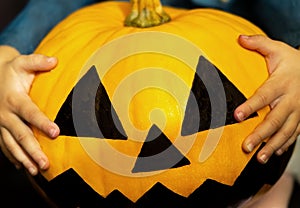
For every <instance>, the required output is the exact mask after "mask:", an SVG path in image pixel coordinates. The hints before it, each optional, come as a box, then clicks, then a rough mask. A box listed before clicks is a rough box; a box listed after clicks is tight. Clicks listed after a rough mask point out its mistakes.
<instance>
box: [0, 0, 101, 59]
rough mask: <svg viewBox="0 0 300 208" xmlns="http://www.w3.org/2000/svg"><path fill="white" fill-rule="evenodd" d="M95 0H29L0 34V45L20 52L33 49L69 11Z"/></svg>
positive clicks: (23, 52) (27, 52)
mask: <svg viewBox="0 0 300 208" xmlns="http://www.w3.org/2000/svg"><path fill="white" fill-rule="evenodd" d="M94 2H97V1H96V0H42V1H41V0H30V1H29V3H28V4H27V5H26V7H25V8H24V9H23V10H22V11H21V13H20V14H19V15H18V16H17V17H16V18H15V19H14V20H13V21H12V22H11V23H10V24H9V25H8V27H6V28H5V29H4V31H3V32H2V33H1V34H0V45H10V46H12V47H15V48H16V49H17V50H19V51H20V53H22V54H29V53H32V52H33V51H34V49H35V48H36V46H37V45H38V44H39V42H40V41H41V40H42V39H43V37H44V36H45V35H46V34H47V33H48V32H49V30H51V28H52V27H53V26H55V25H56V24H57V23H58V22H59V21H61V20H62V19H63V18H65V17H66V16H67V15H69V14H70V13H71V12H73V11H75V10H77V9H79V8H81V7H83V6H85V5H89V4H91V3H94Z"/></svg>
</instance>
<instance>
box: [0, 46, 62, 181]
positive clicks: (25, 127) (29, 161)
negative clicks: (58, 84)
mask: <svg viewBox="0 0 300 208" xmlns="http://www.w3.org/2000/svg"><path fill="white" fill-rule="evenodd" d="M56 64H57V59H56V58H53V57H52V58H50V57H46V56H43V55H38V54H32V55H20V54H19V52H18V51H16V50H15V49H14V48H11V47H9V46H0V147H1V149H2V151H3V153H4V154H5V155H6V157H7V158H8V159H9V160H10V161H11V162H12V163H14V164H15V166H16V167H21V165H23V166H24V167H25V168H26V169H27V170H28V171H29V172H30V173H31V174H32V175H36V174H37V173H38V169H41V170H45V169H47V168H48V167H49V161H48V158H47V157H46V155H45V154H44V153H43V151H42V150H41V148H40V145H39V143H38V141H37V140H36V139H35V137H34V135H33V132H32V130H31V128H30V127H31V126H35V127H36V128H38V129H39V130H40V131H42V132H43V133H45V134H46V135H48V136H49V137H50V138H55V137H57V136H58V135H59V128H58V126H57V125H56V124H54V123H53V122H52V121H50V120H49V119H48V118H47V117H46V116H45V115H44V114H43V113H42V112H41V111H40V110H39V109H38V107H37V106H36V105H35V104H34V103H33V102H32V101H31V99H30V97H29V96H28V92H29V90H30V87H31V84H32V82H33V80H34V77H35V74H36V73H37V72H43V71H49V70H52V69H53V68H54V67H55V66H56Z"/></svg>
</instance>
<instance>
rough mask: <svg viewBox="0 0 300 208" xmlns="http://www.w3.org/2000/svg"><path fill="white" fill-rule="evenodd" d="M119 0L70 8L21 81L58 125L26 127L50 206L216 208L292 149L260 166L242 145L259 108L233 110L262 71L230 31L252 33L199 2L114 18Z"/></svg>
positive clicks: (276, 172) (245, 193)
mask: <svg viewBox="0 0 300 208" xmlns="http://www.w3.org/2000/svg"><path fill="white" fill-rule="evenodd" d="M129 10H130V5H129V4H128V3H124V2H123V3H120V2H119V3H116V2H107V3H100V4H95V5H93V6H90V7H87V8H84V9H81V10H79V11H77V12H75V13H74V14H72V15H70V16H69V17H68V18H66V19H65V20H64V21H62V22H61V23H60V24H58V25H57V27H55V28H54V29H53V30H52V31H51V32H50V33H49V34H48V36H47V37H46V38H45V39H44V40H43V41H42V42H41V44H40V46H39V47H38V48H37V50H36V53H42V54H46V55H49V56H56V57H58V59H59V64H58V66H57V68H56V69H55V70H54V71H52V72H50V73H44V74H40V75H39V76H37V78H36V80H35V81H34V83H33V86H32V89H31V91H30V96H31V98H32V99H33V100H34V102H35V103H36V104H37V105H38V106H39V107H40V108H41V109H42V111H44V112H45V114H46V115H47V116H49V118H50V119H53V120H55V121H56V122H57V123H58V124H59V126H60V128H61V132H62V134H61V136H59V137H58V138H57V139H56V140H49V139H48V138H46V137H45V136H44V135H41V134H40V133H39V132H38V131H35V135H36V137H37V139H38V140H39V142H40V143H41V146H42V148H43V150H44V151H45V153H46V154H47V155H48V157H49V159H50V161H51V167H50V169H49V170H48V171H45V172H42V173H41V174H40V175H39V176H38V177H37V178H36V182H37V183H38V184H39V186H40V187H41V188H42V189H43V190H44V191H45V193H46V194H47V195H48V197H49V198H50V199H51V200H53V202H54V203H56V204H57V205H59V206H61V207H76V206H83V207H172V206H173V207H193V205H194V204H195V203H197V204H199V206H200V205H201V207H226V206H232V205H234V204H237V203H239V202H240V201H243V200H245V199H247V198H249V197H250V196H253V195H255V194H256V193H257V192H258V191H259V190H260V189H261V188H263V187H265V185H273V184H274V183H275V182H276V181H277V180H278V178H279V177H280V175H281V174H282V172H283V171H284V168H285V166H286V164H287V162H288V160H289V158H290V155H291V152H292V149H290V150H289V151H287V152H286V153H285V154H284V155H282V156H280V157H278V156H272V158H271V159H270V161H269V162H268V163H267V164H266V165H260V164H259V163H258V162H257V161H256V158H255V157H256V155H255V151H254V153H252V154H245V153H244V152H243V151H242V149H241V144H242V141H243V140H244V138H245V137H246V136H247V135H248V134H249V133H250V132H251V131H252V130H253V129H254V128H255V126H256V125H257V124H258V123H259V122H261V121H262V119H263V117H264V116H265V115H266V114H267V113H268V111H269V109H268V108H265V109H262V110H261V111H259V112H257V114H255V115H253V116H252V117H251V118H249V119H247V120H246V121H245V122H242V123H236V122H235V121H233V119H232V118H233V116H232V113H233V112H232V111H233V110H234V108H235V107H236V106H237V105H239V104H240V103H241V102H243V101H244V100H245V99H246V98H248V97H249V96H251V95H252V94H253V92H254V91H255V89H257V88H258V87H259V86H260V85H261V84H262V83H263V81H264V80H265V79H266V78H267V69H266V66H265V62H264V59H263V58H262V57H261V56H260V55H258V54H256V53H253V52H250V51H247V50H245V49H243V48H241V47H240V46H239V45H238V43H237V40H236V39H237V37H238V35H240V34H258V33H260V34H262V33H263V32H262V31H261V30H259V29H258V28H257V27H255V26H254V25H252V24H250V23H249V22H247V21H246V20H244V19H241V18H239V17H237V16H234V15H231V14H227V13H224V12H220V11H216V10H210V9H196V10H190V11H187V10H181V9H174V8H165V10H166V11H167V12H168V13H169V14H170V16H171V17H172V21H171V22H169V23H167V24H164V25H161V26H157V27H153V28H147V29H137V28H131V27H124V26H123V21H124V19H125V17H126V15H127V14H128V13H129ZM108 20H109V21H108ZM205 71H206V72H205ZM214 76H216V77H214ZM201 80H202V82H201ZM207 80H208V81H207ZM213 84H216V85H213ZM204 88H206V90H205V89H204ZM215 88H216V89H217V90H215ZM203 89H204V90H203ZM219 89H220V90H219ZM231 90H233V91H231ZM220 91H221V92H220ZM204 92H205V93H206V94H205V93H204ZM222 96H223V97H222ZM194 97H195V99H196V100H197V104H196V106H197V108H196V110H195V109H194V108H193V106H195V105H193V104H191V103H192V102H193V101H195V100H193V98H194ZM203 97H204V98H208V99H206V100H205V99H203ZM220 97H221V98H220ZM91 98H92V99H93V101H92V102H90V100H91ZM103 100H105V101H103ZM203 100H204V101H203ZM207 103H208V105H209V107H207V105H206V104H207ZM98 104H99V105H98ZM85 105H87V106H88V107H87V106H85ZM99 106H100V107H99ZM224 106H225V107H224ZM91 107H92V108H91ZM90 109H93V110H90ZM103 109H105V110H103ZM224 110H225V111H224ZM94 111H95V112H96V113H95V112H94ZM98 111H99V112H100V113H99V112H98ZM104 111H105V112H104ZM219 111H220V112H219ZM95 114H97V115H96V116H95ZM215 117H218V118H221V120H218V119H216V120H214V118H215ZM222 117H224V118H222ZM89 119H90V120H93V119H94V120H93V121H90V120H89ZM195 123H196V125H195ZM95 124H96V126H97V127H99V129H100V130H97V129H96V130H95V129H93V127H94V125H95ZM81 126H85V128H87V129H88V130H87V131H86V129H83V130H81V129H80V128H81ZM89 128H90V129H91V131H89ZM93 130H95V132H93ZM98 131H100V133H99V132H98ZM91 132H92V133H91ZM99 135H100V136H99ZM153 135H154V136H153ZM152 137H153V138H152ZM262 145H263V144H262ZM168 154H169V155H168ZM156 156H157V157H156ZM174 158H175V159H174Z"/></svg>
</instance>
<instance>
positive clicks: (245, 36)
mask: <svg viewBox="0 0 300 208" xmlns="http://www.w3.org/2000/svg"><path fill="white" fill-rule="evenodd" d="M240 37H241V38H243V39H248V38H249V36H248V35H240Z"/></svg>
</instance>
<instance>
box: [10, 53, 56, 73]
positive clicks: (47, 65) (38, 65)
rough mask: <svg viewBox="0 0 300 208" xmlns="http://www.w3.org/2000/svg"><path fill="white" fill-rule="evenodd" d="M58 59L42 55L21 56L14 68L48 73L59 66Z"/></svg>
mask: <svg viewBox="0 0 300 208" xmlns="http://www.w3.org/2000/svg"><path fill="white" fill-rule="evenodd" d="M57 62H58V61H57V58H55V57H48V56H45V55H41V54H31V55H21V56H18V57H17V58H16V59H15V60H14V62H13V65H14V68H16V69H25V70H27V71H31V72H33V71H35V72H37V71H48V70H51V69H53V68H54V67H55V66H56V65H57Z"/></svg>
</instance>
